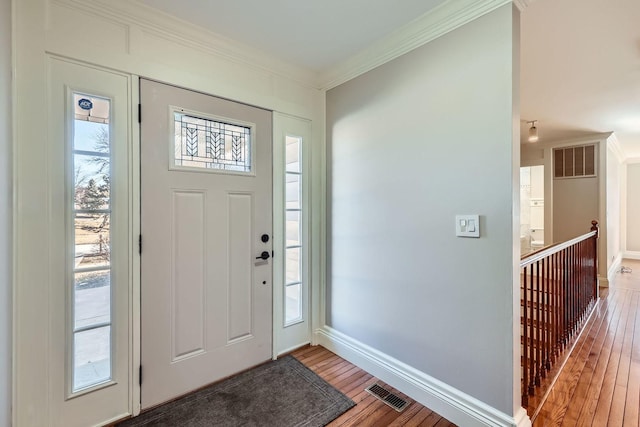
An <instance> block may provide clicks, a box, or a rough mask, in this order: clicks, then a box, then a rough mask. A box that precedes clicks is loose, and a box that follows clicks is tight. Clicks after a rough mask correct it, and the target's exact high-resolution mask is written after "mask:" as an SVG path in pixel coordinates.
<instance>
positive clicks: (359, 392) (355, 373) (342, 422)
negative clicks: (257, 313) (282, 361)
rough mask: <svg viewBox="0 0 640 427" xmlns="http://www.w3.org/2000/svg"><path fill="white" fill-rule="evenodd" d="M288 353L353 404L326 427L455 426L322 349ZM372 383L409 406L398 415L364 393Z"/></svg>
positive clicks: (303, 349)
mask: <svg viewBox="0 0 640 427" xmlns="http://www.w3.org/2000/svg"><path fill="white" fill-rule="evenodd" d="M291 354H292V355H293V356H294V357H295V358H296V359H298V360H299V361H300V362H302V363H303V364H304V365H305V366H307V367H308V368H309V369H311V370H312V371H314V372H315V373H316V374H318V375H319V376H320V377H322V378H323V379H324V380H325V381H327V382H328V383H329V384H331V385H332V386H334V387H335V388H337V389H338V390H340V391H341V392H342V393H344V394H346V395H347V396H349V397H350V398H351V399H352V400H353V401H354V402H355V403H356V406H355V407H353V408H351V409H350V410H348V411H347V412H345V413H344V414H342V415H341V416H340V417H338V418H337V419H335V420H334V421H332V422H331V423H329V424H328V426H329V427H338V426H341V427H347V426H367V427H369V426H371V427H374V426H375V427H400V426H421V427H431V426H437V427H450V426H455V424H453V423H451V422H449V421H448V420H446V419H445V418H442V417H441V416H440V415H438V414H436V413H435V412H433V411H431V410H430V409H428V408H426V407H424V406H422V405H421V404H419V403H417V402H415V401H413V400H412V399H410V398H409V397H407V396H405V395H404V394H402V393H400V392H399V391H397V390H396V389H394V388H392V387H389V386H388V385H387V384H385V383H383V382H382V381H380V380H378V379H377V378H375V377H374V376H372V375H370V374H368V373H367V372H365V371H363V370H362V369H360V368H358V367H357V366H355V365H353V364H351V363H349V362H347V361H346V360H344V359H342V358H341V357H339V356H337V355H335V354H333V353H332V352H330V351H329V350H327V349H325V348H324V347H320V346H317V347H303V348H301V349H299V350H296V351H294V352H293V353H291ZM375 382H377V383H378V384H380V385H382V386H384V387H386V388H389V389H391V390H393V392H394V393H395V394H396V395H398V396H400V397H402V398H403V399H405V400H407V401H408V402H409V405H408V406H407V407H406V409H405V410H404V411H403V412H397V411H396V410H395V409H392V408H391V407H389V406H388V405H386V404H384V403H382V402H381V401H380V400H378V399H376V398H375V397H373V396H372V395H370V394H369V393H368V392H366V391H365V390H364V389H365V388H366V387H368V386H369V385H371V384H373V383H375Z"/></svg>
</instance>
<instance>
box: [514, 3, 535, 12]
mask: <svg viewBox="0 0 640 427" xmlns="http://www.w3.org/2000/svg"><path fill="white" fill-rule="evenodd" d="M513 4H515V5H516V7H517V8H518V9H519V10H520V12H524V10H525V9H526V8H528V7H529V4H531V0H513Z"/></svg>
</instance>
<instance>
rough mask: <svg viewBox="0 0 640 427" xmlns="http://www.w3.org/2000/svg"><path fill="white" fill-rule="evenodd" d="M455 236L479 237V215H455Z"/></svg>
mask: <svg viewBox="0 0 640 427" xmlns="http://www.w3.org/2000/svg"><path fill="white" fill-rule="evenodd" d="M456 236H458V237H480V215H456Z"/></svg>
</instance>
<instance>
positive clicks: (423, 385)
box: [314, 326, 531, 427]
mask: <svg viewBox="0 0 640 427" xmlns="http://www.w3.org/2000/svg"><path fill="white" fill-rule="evenodd" d="M314 335H315V337H316V342H317V343H318V344H319V345H322V346H323V347H325V348H327V349H329V350H331V351H332V352H334V353H336V354H337V355H338V356H340V357H343V358H345V359H347V360H349V361H350V362H351V363H354V364H355V365H357V366H359V367H360V368H362V369H364V370H366V371H367V372H369V373H371V374H372V375H375V376H376V377H378V378H380V379H381V380H382V381H384V382H386V383H388V384H389V385H391V386H393V387H395V388H397V389H398V390H400V391H401V392H403V393H405V394H407V395H408V396H411V398H412V399H415V400H416V401H417V402H420V403H421V404H423V405H425V406H427V407H429V409H432V410H434V411H436V412H437V413H438V414H440V415H442V416H443V417H445V418H446V419H448V420H449V421H451V422H453V423H455V424H458V425H464V426H487V425H490V426H512V427H530V426H531V420H529V417H528V416H527V413H526V411H525V410H524V408H520V409H519V410H518V411H517V413H516V414H515V416H509V415H507V414H505V413H504V412H502V411H500V410H498V409H496V408H494V407H492V406H489V405H487V404H486V403H484V402H481V401H480V400H478V399H476V398H474V397H472V396H470V395H468V394H466V393H464V392H462V391H460V390H457V389H455V388H454V387H451V386H450V385H448V384H446V383H444V382H442V381H440V380H438V379H436V378H433V377H431V376H430V375H427V374H425V373H424V372H421V371H419V370H417V369H415V368H412V367H411V366H409V365H407V364H405V363H403V362H401V361H399V360H397V359H395V358H393V357H391V356H389V355H387V354H385V353H382V352H380V351H378V350H376V349H374V348H372V347H370V346H368V345H366V344H364V343H361V342H360V341H358V340H356V339H354V338H351V337H349V336H348V335H345V334H343V333H341V332H339V331H337V330H335V329H333V328H331V327H329V326H325V327H323V328H320V329H317V330H316V331H315V333H314Z"/></svg>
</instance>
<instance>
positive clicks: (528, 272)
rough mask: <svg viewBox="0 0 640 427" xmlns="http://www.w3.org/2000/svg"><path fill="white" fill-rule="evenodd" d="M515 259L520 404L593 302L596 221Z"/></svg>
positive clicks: (559, 351) (571, 335)
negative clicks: (586, 228)
mask: <svg viewBox="0 0 640 427" xmlns="http://www.w3.org/2000/svg"><path fill="white" fill-rule="evenodd" d="M591 225H592V226H591V231H590V232H589V233H587V234H584V235H582V236H579V237H576V238H575V239H572V240H569V241H566V242H564V243H558V244H555V245H551V246H547V247H545V248H542V249H540V250H538V251H535V252H533V253H531V254H527V255H525V256H523V257H522V259H521V260H520V277H521V283H520V285H521V286H520V292H521V304H520V316H521V317H520V327H521V329H520V330H521V349H522V356H521V362H522V405H523V406H525V407H527V406H528V402H529V396H533V395H534V393H535V388H536V387H539V386H540V383H541V379H544V378H545V377H546V375H547V373H548V372H549V371H550V370H551V368H552V367H553V366H554V364H555V363H556V362H557V361H559V358H560V356H561V355H562V352H563V351H564V350H565V349H566V348H567V346H568V344H569V342H570V340H571V338H572V337H574V336H575V335H577V334H578V333H579V332H580V330H581V329H582V326H583V325H584V321H585V320H586V319H587V317H588V315H589V313H590V312H591V309H592V308H593V306H594V304H595V302H596V300H597V297H598V279H597V276H598V272H597V260H598V222H597V221H591Z"/></svg>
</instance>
